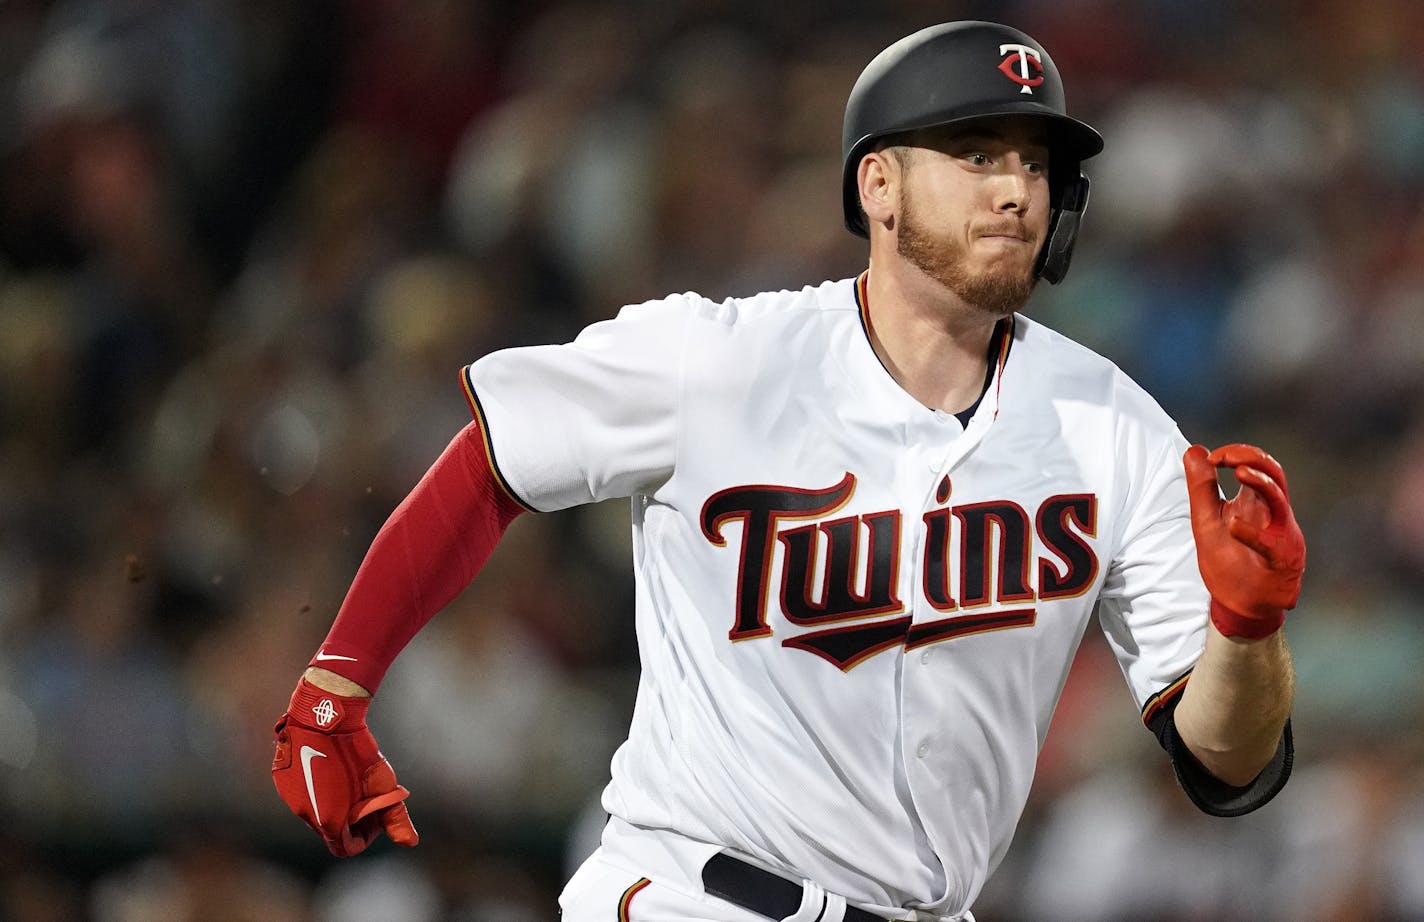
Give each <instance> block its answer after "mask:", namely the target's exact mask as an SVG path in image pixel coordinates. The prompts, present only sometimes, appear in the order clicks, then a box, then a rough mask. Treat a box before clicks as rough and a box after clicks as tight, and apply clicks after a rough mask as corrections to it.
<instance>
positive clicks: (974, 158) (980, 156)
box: [964, 151, 990, 166]
mask: <svg viewBox="0 0 1424 922" xmlns="http://www.w3.org/2000/svg"><path fill="white" fill-rule="evenodd" d="M964 159H965V160H966V161H968V162H969V163H970V164H971V165H972V166H988V165H989V163H990V159H989V155H988V154H985V153H980V152H978V151H975V152H973V153H968V154H965V155H964Z"/></svg>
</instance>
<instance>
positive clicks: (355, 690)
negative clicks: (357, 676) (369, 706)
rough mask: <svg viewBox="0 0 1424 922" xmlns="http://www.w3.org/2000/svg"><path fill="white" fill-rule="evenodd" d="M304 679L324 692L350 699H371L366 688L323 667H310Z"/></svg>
mask: <svg viewBox="0 0 1424 922" xmlns="http://www.w3.org/2000/svg"><path fill="white" fill-rule="evenodd" d="M302 678H304V679H306V680H307V681H308V682H310V683H311V684H312V685H315V686H316V687H317V688H320V689H321V690H323V691H326V692H330V693H331V694H334V695H344V696H346V697H348V698H369V697H371V693H370V692H369V691H367V690H366V688H365V687H364V686H362V685H361V684H359V683H358V682H356V681H354V680H353V679H349V678H347V677H346V676H344V675H342V674H341V673H339V672H332V671H331V670H330V669H325V668H323V667H321V666H308V667H307V669H306V671H305V672H303V673H302Z"/></svg>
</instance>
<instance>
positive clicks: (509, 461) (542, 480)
mask: <svg viewBox="0 0 1424 922" xmlns="http://www.w3.org/2000/svg"><path fill="white" fill-rule="evenodd" d="M688 316H689V304H688V299H687V297H685V296H677V297H673V298H668V299H665V300H662V301H653V302H648V303H646V304H640V305H634V306H630V307H625V308H623V310H622V311H620V312H619V314H618V316H617V317H616V318H614V319H612V320H606V321H602V322H599V323H595V324H593V325H591V326H589V327H587V328H585V329H584V330H583V332H581V333H580V334H579V335H578V337H577V338H576V339H575V340H574V341H573V342H570V343H565V344H562V345H548V346H528V347H520V348H514V349H504V350H500V351H498V352H493V353H490V354H489V355H487V356H485V357H484V358H481V359H480V360H479V361H477V362H475V363H473V364H471V365H468V366H466V367H465V368H464V369H463V370H462V372H461V377H462V379H463V383H464V386H465V395H466V397H467V399H468V400H469V401H470V407H471V410H472V412H474V414H475V415H476V417H477V418H478V419H479V420H480V422H481V424H482V425H483V426H484V428H485V431H486V433H487V437H488V439H489V445H490V452H491V455H492V458H491V460H492V462H493V465H494V467H495V470H496V472H497V473H498V475H499V477H500V479H501V480H502V482H503V483H504V485H505V486H506V488H507V489H508V490H509V491H510V493H511V494H513V495H514V496H515V497H516V498H517V499H518V500H519V501H520V502H522V503H524V504H525V505H527V506H528V507H529V508H531V509H534V510H537V511H543V512H550V511H553V510H556V509H565V508H568V507H571V506H576V505H580V504H583V503H591V502H599V501H602V500H605V499H612V498H616V497H625V496H631V495H632V494H633V493H635V492H639V491H644V490H649V489H651V488H653V487H655V486H656V485H657V484H658V483H660V482H661V481H663V480H665V479H666V478H667V477H668V476H669V475H670V474H671V472H672V466H673V460H674V457H675V453H676V446H677V434H678V407H679V394H680V392H681V369H682V365H683V354H684V345H685V340H686V336H687V328H688Z"/></svg>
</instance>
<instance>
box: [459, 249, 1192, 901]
mask: <svg viewBox="0 0 1424 922" xmlns="http://www.w3.org/2000/svg"><path fill="white" fill-rule="evenodd" d="M864 279H865V276H862V277H861V278H860V279H859V280H849V279H848V280H843V281H838V282H828V283H825V284H823V285H820V286H818V287H813V288H806V289H804V290H802V291H798V292H777V293H768V294H763V295H758V296H756V297H752V298H747V299H731V300H727V301H723V302H720V303H718V302H714V301H710V300H707V299H705V298H702V297H699V296H697V295H694V294H684V295H677V296H673V297H669V298H667V299H665V300H661V301H655V302H649V303H646V304H642V305H637V306H632V307H627V308H624V309H623V311H622V312H621V313H620V314H619V316H618V317H617V318H616V319H614V320H610V321H606V322H602V323H597V324H594V325H592V326H590V327H589V328H588V329H586V330H585V331H583V333H582V334H581V335H579V337H578V338H577V339H576V340H575V341H574V342H572V343H569V344H566V345H556V346H536V347H530V348H518V349H510V350H505V351H501V352H497V353H494V354H491V355H488V356H486V357H484V358H483V359H481V360H480V361H478V362H476V363H475V364H474V365H472V366H470V367H469V368H467V369H466V370H465V374H466V384H467V386H468V387H469V389H470V392H471V396H472V397H473V399H474V401H475V403H476V405H477V408H478V411H479V412H480V413H482V414H483V416H484V420H485V425H486V427H487V431H488V435H489V438H490V441H491V445H492V451H493V456H494V460H495V463H496V465H497V467H498V470H499V472H500V474H501V476H502V477H503V478H504V480H505V482H506V484H507V485H508V486H509V487H510V489H511V490H512V491H513V492H514V493H515V494H516V495H517V496H518V497H520V498H521V499H522V500H523V501H524V502H525V503H527V504H528V505H530V506H531V507H533V508H535V509H539V510H554V509H561V508H565V507H569V506H573V505H576V504H579V503H588V502H593V501H599V500H604V499H608V498H610V497H631V499H632V519H633V547H634V561H633V565H634V570H635V574H636V580H637V635H638V646H639V653H640V655H641V660H642V679H641V684H640V686H639V691H638V698H637V705H636V708H635V712H634V715H633V720H632V726H631V729H630V731H629V736H628V740H627V741H626V742H625V743H624V744H623V745H622V746H621V747H620V749H619V750H618V752H617V755H616V756H615V757H614V762H613V774H612V782H611V783H610V784H609V786H608V788H607V790H606V791H605V793H604V798H603V801H604V806H605V808H606V809H607V810H608V812H609V813H610V814H612V815H614V816H615V817H619V818H621V819H622V820H626V821H627V822H628V823H631V824H634V825H635V826H638V827H644V828H650V829H667V830H674V831H676V832H677V833H679V834H681V835H682V836H685V837H688V838H691V839H693V840H697V841H700V842H706V843H715V844H716V845H720V846H724V847H728V848H730V849H732V850H733V851H735V852H739V853H741V854H742V855H745V856H749V857H751V858H753V859H755V860H756V861H757V862H759V863H762V864H764V865H766V866H768V867H771V868H778V869H783V870H784V871H786V872H787V873H788V875H789V876H792V877H805V878H808V879H811V880H814V881H816V882H818V883H819V884H820V885H822V886H823V887H825V888H826V889H827V890H830V891H833V892H837V893H840V894H842V895H844V896H846V897H847V898H849V899H850V900H851V901H852V902H853V903H858V904H860V905H862V906H865V907H869V908H886V909H888V908H891V907H914V908H919V909H923V910H926V911H930V912H934V913H936V914H943V915H953V914H956V913H959V912H962V911H963V910H965V909H967V908H968V907H969V906H970V904H971V903H972V902H973V900H974V898H975V896H976V895H977V894H978V893H979V891H980V889H981V888H982V887H983V885H984V882H985V880H986V879H987V878H988V876H989V874H990V873H991V872H992V871H993V869H994V867H995V866H996V865H997V864H998V862H999V860H1000V859H1001V858H1002V857H1003V855H1004V853H1005V851H1006V850H1007V849H1008V846H1009V842H1010V840H1011V838H1012V835H1013V831H1014V828H1015V825H1016V824H1017V822H1018V819H1019V816H1020V813H1021V811H1022V809H1023V806H1024V803H1025V800H1026V798H1027V796H1028V792H1029V785H1030V782H1031V779H1032V776H1033V771H1034V764H1035V760H1036V756H1037V753H1038V749H1039V747H1040V745H1041V744H1042V742H1043V739H1044V735H1045V734H1046V733H1047V731H1048V724H1049V718H1050V716H1051V715H1052V713H1053V709H1054V705H1055V703H1056V702H1057V700H1058V696H1059V693H1060V691H1061V689H1062V687H1063V683H1064V679H1065V677H1066V676H1067V674H1068V669H1069V666H1070V664H1071V662H1072V660H1073V656H1074V652H1075V650H1076V649H1077V647H1078V644H1079V641H1080V639H1081V637H1082V634H1083V631H1084V629H1085V627H1086V626H1087V623H1088V620H1089V616H1090V614H1091V613H1092V611H1093V607H1094V604H1095V603H1097V602H1100V603H1101V607H1100V621H1101V624H1102V627H1103V630H1104V631H1105V633H1106V636H1107V639H1108V641H1109V642H1110V644H1111V645H1112V648H1113V650H1114V651H1115V652H1116V654H1117V657H1118V660H1119V662H1120V663H1121V665H1122V670H1123V673H1124V675H1125V676H1126V679H1127V683H1128V685H1129V687H1130V688H1131V690H1132V694H1133V695H1134V697H1135V698H1136V700H1137V703H1138V704H1139V705H1140V706H1144V707H1145V706H1147V705H1148V703H1149V701H1152V700H1154V699H1156V698H1159V697H1160V696H1162V695H1163V694H1164V692H1166V691H1168V690H1170V689H1174V688H1175V687H1176V686H1177V685H1178V684H1179V680H1180V679H1181V678H1182V676H1183V675H1184V674H1185V673H1187V672H1188V671H1189V670H1190V669H1191V667H1192V665H1193V664H1194V663H1195V662H1196V660H1197V658H1198V656H1199V655H1200V653H1201V650H1202V647H1203V644H1204V642H1205V630H1206V611H1207V602H1208V595H1207V592H1206V589H1205V587H1204V586H1203V584H1202V581H1201V577H1200V574H1199V572H1198V570H1197V564H1196V557H1195V545H1194V543H1193V540H1192V533H1191V527H1190V522H1189V517H1188V503H1187V493H1186V488H1185V483H1184V479H1183V474H1182V464H1181V456H1182V452H1183V451H1184V450H1185V448H1186V442H1185V441H1184V439H1183V438H1182V436H1181V434H1180V433H1179V432H1178V430H1177V427H1176V425H1175V424H1174V423H1173V422H1172V420H1171V419H1169V418H1168V416H1167V415H1166V414H1165V413H1164V412H1163V411H1162V409H1161V408H1160V407H1159V406H1158V405H1157V404H1156V403H1155V402H1154V401H1153V400H1152V399H1151V398H1150V397H1149V396H1148V395H1147V394H1146V393H1145V392H1143V391H1142V390H1141V389H1140V388H1139V387H1138V386H1137V385H1135V384H1134V383H1133V382H1132V381H1131V380H1129V379H1128V378H1127V377H1126V376H1125V375H1124V374H1123V373H1122V372H1121V371H1120V370H1119V369H1117V368H1116V367H1115V366H1114V365H1113V364H1111V363H1110V362H1108V361H1107V360H1105V359H1103V358H1101V357H1100V356H1098V355H1096V354H1094V353H1092V352H1091V351H1089V350H1087V349H1085V348H1083V347H1081V346H1079V345H1077V344H1075V343H1073V342H1071V341H1069V340H1068V339H1066V338H1064V337H1062V336H1060V335H1058V334H1057V333H1055V332H1053V331H1051V330H1049V329H1047V328H1046V327H1044V326H1042V325H1041V324H1038V323H1035V322H1034V321H1032V320H1029V319H1027V318H1025V317H1022V316H1015V317H1014V318H1012V319H1011V320H1005V321H1003V322H1001V324H1000V328H999V329H1000V333H999V339H998V340H997V341H998V342H999V345H1000V348H999V350H998V362H997V367H996V369H995V371H994V377H993V380H992V381H991V383H990V385H989V387H988V390H987V392H986V393H985V396H984V399H983V400H982V402H981V403H980V405H979V407H978V409H977V411H976V412H975V414H974V416H973V418H972V420H971V422H970V423H969V425H968V427H967V428H965V427H964V426H962V425H961V424H960V422H959V420H958V419H957V418H956V417H955V416H954V415H953V414H948V413H943V412H937V411H933V410H929V409H927V408H925V407H924V406H923V405H921V404H919V403H917V402H916V401H915V400H914V399H913V398H911V397H910V396H909V395H908V394H907V393H905V392H904V391H903V390H902V389H901V388H900V387H899V386H898V385H897V384H896V382H895V381H894V379H893V378H892V377H891V376H890V374H889V373H888V372H887V371H886V369H885V368H884V367H883V366H882V365H881V363H880V362H879V360H878V359H877V357H876V355H875V353H874V351H873V349H872V347H871V344H870V342H869V339H868V337H867V333H866V326H865V320H864V318H863V316H862V310H863V308H862V304H863V300H864Z"/></svg>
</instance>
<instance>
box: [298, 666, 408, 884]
mask: <svg viewBox="0 0 1424 922" xmlns="http://www.w3.org/2000/svg"><path fill="white" fill-rule="evenodd" d="M370 704H371V699H370V698H349V697H346V696H344V695H334V694H332V693H331V692H328V691H324V690H323V689H320V688H318V687H316V686H315V685H313V684H312V683H310V682H308V681H307V680H306V679H302V680H301V681H300V682H299V683H297V688H296V690H295V691H294V692H292V700H291V703H290V704H289V705H288V707H287V713H285V714H283V715H282V716H281V718H280V719H278V721H277V725H276V726H275V727H274V728H273V733H274V735H275V737H276V752H275V754H274V755H273V758H272V783H273V784H274V785H275V786H276V788H277V794H278V795H279V796H280V797H281V798H282V800H283V801H285V802H286V804H287V806H288V807H289V808H291V811H292V812H293V813H295V814H296V815H297V816H298V817H300V818H301V819H302V820H303V821H304V822H305V823H306V824H307V825H308V826H310V827H311V828H312V829H314V830H316V832H317V833H318V834H319V835H320V836H321V837H322V839H323V840H324V841H325V842H326V847H327V848H328V849H330V850H331V853H332V854H333V855H336V856H337V857H338V858H347V857H350V856H351V855H355V854H358V853H360V852H362V851H364V850H365V849H366V847H367V846H368V845H370V844H371V842H373V841H374V840H375V839H376V837H377V836H379V835H380V834H381V833H382V832H384V833H385V834H386V835H387V836H389V837H390V838H391V841H393V842H395V843H396V844H397V845H403V846H406V847H407V848H409V847H412V846H414V845H415V844H416V843H417V842H419V841H420V836H419V834H418V833H416V831H415V826H414V825H413V824H412V823H411V820H410V813H409V812H408V811H407V810H406V806H405V802H404V801H405V799H406V798H407V797H409V796H410V791H408V790H406V789H405V788H404V787H403V786H401V785H400V784H397V783H396V773H395V770H394V769H392V768H391V763H390V762H388V761H386V757H385V756H384V755H382V754H381V750H380V747H379V746H377V745H376V739H375V737H373V736H372V735H371V731H370V730H369V729H367V727H366V709H367V708H368V707H370Z"/></svg>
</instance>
